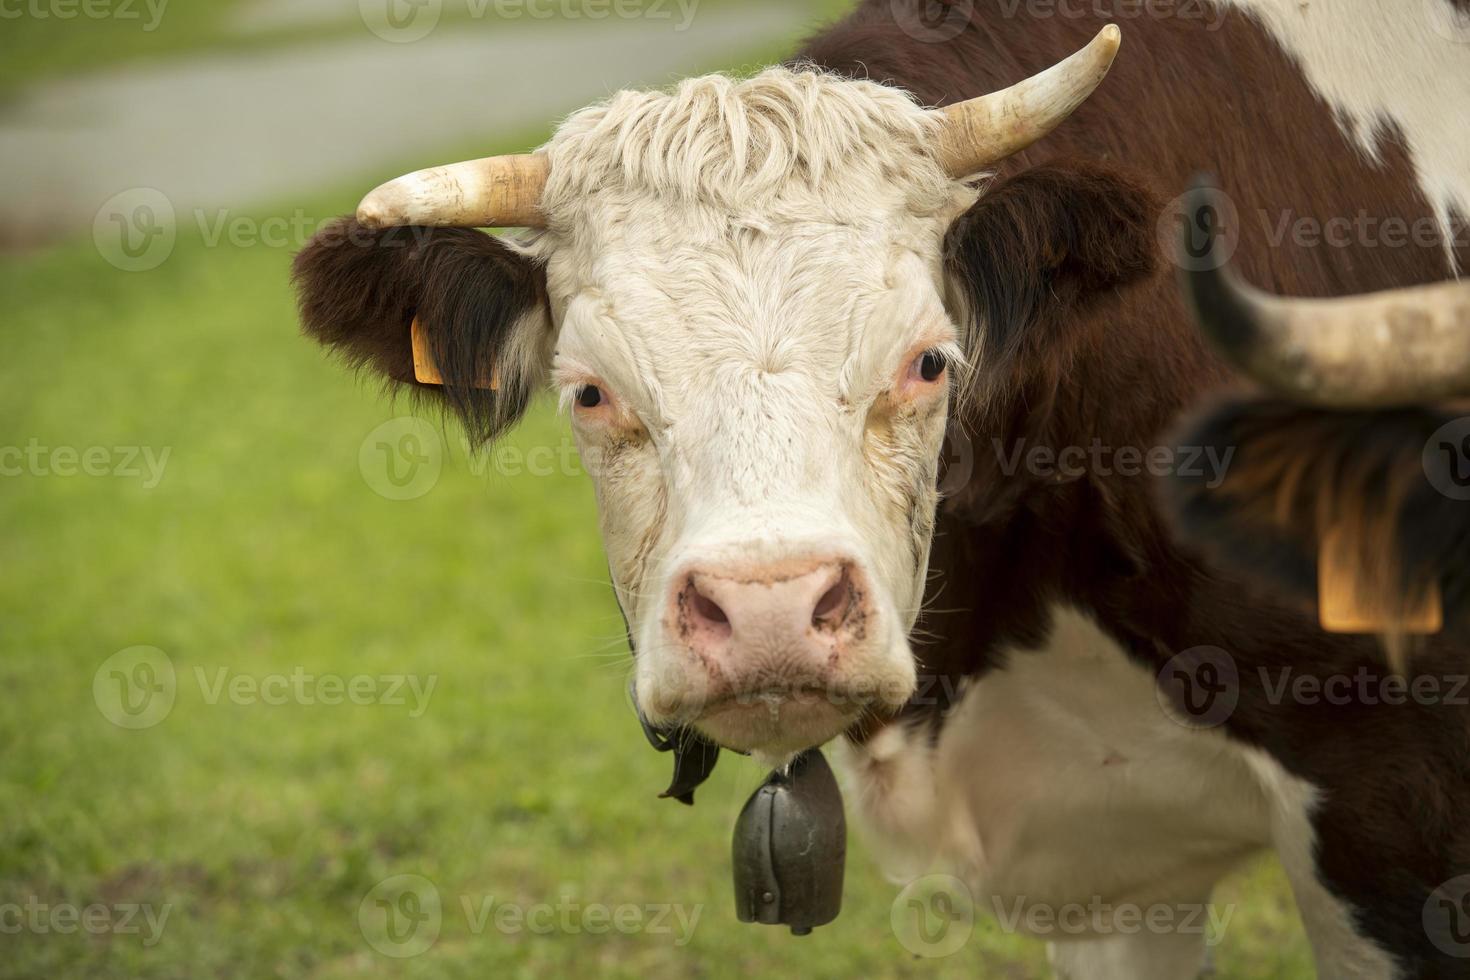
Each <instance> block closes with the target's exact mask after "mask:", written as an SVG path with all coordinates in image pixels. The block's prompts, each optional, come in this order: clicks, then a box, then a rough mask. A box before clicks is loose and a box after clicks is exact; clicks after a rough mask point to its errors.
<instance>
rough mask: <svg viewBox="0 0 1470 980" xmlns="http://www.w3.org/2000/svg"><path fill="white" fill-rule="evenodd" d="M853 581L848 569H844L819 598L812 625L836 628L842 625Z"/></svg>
mask: <svg viewBox="0 0 1470 980" xmlns="http://www.w3.org/2000/svg"><path fill="white" fill-rule="evenodd" d="M850 585H851V583H849V581H848V578H847V570H846V569H843V570H842V574H841V575H840V576H838V578H837V581H836V582H835V583H834V584H833V586H832V587H831V588H830V589H828V590H827V591H826V592H824V593H822V598H820V599H818V600H817V607H816V608H815V609H813V610H812V625H813V626H816V627H818V628H825V629H836V628H837V627H838V626H841V625H842V621H843V620H845V619H846V618H847V605H848V593H849V592H850V591H851V588H850Z"/></svg>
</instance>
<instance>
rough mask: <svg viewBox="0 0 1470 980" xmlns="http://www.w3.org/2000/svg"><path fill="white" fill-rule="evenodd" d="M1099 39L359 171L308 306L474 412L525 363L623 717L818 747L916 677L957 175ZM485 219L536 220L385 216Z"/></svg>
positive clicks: (962, 340)
mask: <svg viewBox="0 0 1470 980" xmlns="http://www.w3.org/2000/svg"><path fill="white" fill-rule="evenodd" d="M1116 45H1117V37H1116V31H1115V30H1111V29H1110V31H1107V32H1104V34H1103V35H1100V36H1099V39H1098V41H1096V42H1094V45H1093V46H1092V47H1090V48H1089V49H1086V50H1084V51H1083V52H1079V54H1078V55H1077V56H1074V58H1073V59H1069V61H1068V62H1063V63H1062V64H1061V65H1059V66H1057V67H1056V68H1055V69H1053V70H1052V71H1051V72H1049V73H1047V75H1052V76H1057V77H1054V78H1052V79H1051V82H1050V83H1049V84H1048V85H1039V84H1038V79H1033V80H1030V81H1028V82H1027V83H1022V86H1019V87H1018V90H1019V94H1018V93H1017V92H1006V93H997V94H996V95H995V96H990V97H987V100H988V101H987V100H977V101H976V102H975V103H967V104H962V105H961V106H957V107H951V109H949V110H945V111H942V112H940V111H929V110H925V109H923V108H921V107H920V106H918V105H916V104H915V103H914V102H913V101H912V100H911V99H910V98H909V97H908V96H907V95H906V94H905V93H903V92H901V91H899V90H896V89H893V88H889V87H885V86H882V85H878V84H875V83H872V82H866V81H854V80H850V79H844V78H838V77H834V76H829V75H824V74H820V73H816V72H810V71H791V70H787V69H783V68H774V69H770V70H768V71H766V72H764V73H762V74H760V75H757V76H755V77H754V78H750V79H748V80H745V81H735V80H732V79H730V78H727V77H724V76H709V77H703V78H696V79H691V80H688V81H685V82H684V83H682V84H680V85H679V86H677V87H676V88H675V89H673V90H672V91H667V92H624V93H620V94H618V95H617V96H615V97H613V98H612V99H611V100H610V101H608V102H607V103H605V104H603V105H599V106H595V107H593V108H589V109H585V110H583V111H581V112H578V113H576V114H574V115H573V116H571V117H570V119H568V120H567V122H566V123H565V124H563V125H562V126H561V127H560V129H559V130H558V131H557V133H556V135H555V136H554V137H553V139H552V140H551V142H550V143H548V144H547V145H546V146H545V147H543V148H542V150H541V151H540V152H539V153H538V154H536V155H535V156H530V157H519V158H509V159H497V160H490V161H478V162H476V163H472V164H461V165H456V166H454V167H450V168H438V169H436V170H433V171H425V172H421V173H420V174H415V175H411V176H410V177H408V178H403V179H401V180H399V181H396V182H394V183H393V184H390V185H385V187H384V188H381V189H380V190H379V191H377V192H375V193H374V195H372V196H371V197H369V198H368V199H367V200H366V201H365V202H364V204H363V208H362V209H361V210H360V211H359V215H358V218H359V221H358V223H348V224H346V225H343V226H341V227H339V228H338V229H336V230H335V232H334V233H333V235H334V240H332V241H327V242H324V243H314V244H313V246H311V247H310V248H308V250H307V251H306V252H305V253H303V255H302V257H301V259H300V260H298V277H299V279H300V281H301V282H302V285H303V294H304V295H303V315H304V319H305V321H306V323H307V325H308V329H310V330H311V331H312V332H314V333H315V334H316V335H317V336H318V338H319V339H321V340H323V341H324V342H326V343H329V344H331V345H333V346H337V347H339V348H342V349H344V350H345V351H346V352H347V353H348V354H349V356H351V357H353V358H355V359H356V360H358V361H360V362H370V363H372V364H374V365H376V366H378V367H380V368H381V369H383V370H384V371H385V372H386V373H388V374H389V375H391V376H393V377H396V378H399V379H402V380H405V381H406V380H409V378H410V377H411V367H410V362H409V361H408V360H407V339H406V337H407V330H408V324H409V321H410V320H412V319H413V318H414V317H415V316H416V317H417V319H418V321H419V323H420V325H421V327H422V329H423V330H424V331H425V332H426V333H427V334H428V335H429V336H430V345H431V350H432V355H433V360H434V361H435V362H436V363H437V366H438V368H439V370H440V372H441V373H442V375H443V378H444V379H445V380H446V382H447V387H445V388H444V389H442V394H443V395H444V397H446V398H447V399H448V400H449V401H450V403H451V404H452V405H453V406H454V407H456V408H458V409H459V410H460V411H461V413H462V414H463V416H464V417H465V418H466V420H467V421H468V422H469V423H470V425H471V428H472V430H473V431H475V432H476V433H477V434H480V435H483V436H486V437H488V436H492V435H494V434H495V433H496V432H498V431H500V430H502V429H503V428H504V427H506V426H507V425H509V424H510V423H511V422H513V421H514V419H515V418H516V417H518V415H519V414H520V412H521V411H522V410H523V408H524V406H525V403H526V401H527V399H528V398H529V396H530V394H531V392H532V391H534V390H536V389H537V388H540V387H543V386H544V385H545V384H546V383H547V382H548V381H549V382H550V384H551V386H552V387H553V388H554V389H555V390H556V391H558V392H559V393H560V397H561V401H562V404H563V405H564V406H565V407H566V409H567V412H568V414H569V416H570V418H571V426H572V429H573V431H574V433H575V437H576V440H577V443H578V445H579V447H580V449H581V452H582V454H583V457H584V459H585V460H586V461H587V463H588V468H589V470H590V471H591V472H592V473H593V478H594V480H595V483H596V488H597V498H598V503H599V508H600V513H601V524H602V531H603V537H604V541H605V544H606V547H607V553H608V558H609V562H610V565H611V569H612V578H613V583H614V586H615V588H616V590H617V597H618V601H619V603H620V605H621V606H622V609H623V611H624V613H625V615H626V617H627V620H628V626H629V633H630V638H631V639H632V641H633V645H634V647H635V652H636V659H635V664H636V668H635V669H636V692H637V698H638V702H639V705H640V707H641V709H642V710H643V712H644V713H645V715H646V716H647V717H648V719H649V720H650V721H651V722H653V723H654V724H656V725H660V726H674V725H692V726H694V727H696V728H698V729H699V730H701V731H702V732H704V733H705V734H706V735H708V736H710V737H711V738H713V739H714V740H716V741H717V742H719V743H721V744H723V745H726V746H729V747H732V748H737V749H744V750H754V751H757V752H760V753H762V754H765V755H768V756H783V755H786V754H789V753H791V752H794V751H797V750H800V749H802V748H805V747H808V746H811V745H815V744H819V743H821V742H823V741H826V740H827V739H829V738H831V737H832V736H834V735H836V734H838V733H839V732H841V731H843V730H844V729H846V728H847V727H849V726H850V725H851V724H853V723H854V722H855V721H856V720H858V719H859V718H860V717H861V716H862V715H863V713H864V712H874V713H879V714H882V713H887V712H893V711H896V710H897V709H898V708H899V707H901V706H902V705H903V704H904V702H905V701H906V700H907V699H908V698H909V697H910V695H911V694H912V692H913V689H914V684H915V675H916V669H915V662H914V657H913V654H912V653H911V651H910V648H909V642H908V636H909V633H910V631H911V629H912V628H913V626H914V622H915V617H916V616H917V614H918V611H919V608H920V604H921V602H922V599H923V594H924V585H925V574H926V569H927V561H928V554H929V547H930V538H931V534H932V531H933V526H934V517H935V509H936V504H937V492H936V469H937V465H938V459H939V457H940V451H941V443H942V441H943V439H944V433H945V426H946V417H947V412H948V408H949V404H950V400H951V397H952V395H953V393H954V391H955V389H956V386H957V385H958V384H960V383H961V381H962V379H963V377H964V376H965V372H966V370H967V368H966V358H967V356H968V357H969V358H972V359H973V358H975V357H977V356H984V351H983V350H978V349H971V348H973V347H974V346H975V345H973V344H971V343H969V342H967V340H966V334H967V333H968V332H969V331H968V329H967V327H966V326H965V322H964V321H966V320H967V319H969V317H970V314H969V313H967V312H965V310H966V309H968V308H969V307H970V306H971V305H972V304H970V303H968V302H967V301H966V300H965V299H964V298H963V296H962V295H961V294H962V293H963V292H964V291H963V290H960V291H956V290H955V289H954V288H952V286H953V283H952V275H951V272H950V271H949V269H948V266H947V263H946V252H947V250H948V251H953V249H947V241H946V234H947V232H949V231H950V230H951V228H952V227H953V226H954V225H955V223H956V221H957V219H959V218H960V217H961V216H962V215H964V214H965V213H966V211H967V210H968V209H970V208H971V207H972V206H973V205H975V202H976V200H977V197H978V196H979V192H978V191H977V189H976V185H975V184H974V183H967V182H965V181H964V180H963V179H961V178H964V177H967V176H969V175H972V174H973V173H975V172H976V171H978V170H980V169H981V168H982V167H983V166H984V165H985V164H986V163H988V162H990V161H991V160H993V159H995V158H996V157H997V156H1000V155H1004V154H1005V153H1007V152H1010V151H1013V150H1014V149H1016V148H1017V147H1018V146H1021V145H1025V143H1028V142H1030V141H1031V140H1033V139H1035V138H1036V137H1037V136H1039V135H1041V134H1042V133H1043V132H1045V131H1046V130H1047V129H1049V128H1050V127H1051V126H1052V125H1054V124H1055V123H1056V122H1057V121H1059V120H1060V118H1061V117H1062V116H1064V115H1066V113H1068V112H1070V111H1071V109H1072V108H1074V107H1075V106H1076V105H1077V104H1078V103H1080V102H1081V101H1082V99H1083V98H1085V97H1086V94H1087V93H1088V92H1090V91H1091V89H1092V87H1093V86H1095V85H1096V84H1097V82H1098V81H1100V80H1101V77H1102V75H1103V73H1105V71H1106V68H1107V65H1108V63H1109V62H1110V61H1111V57H1112V53H1113V50H1114V49H1115V48H1116ZM1069 66H1070V67H1069ZM1047 75H1044V76H1040V81H1041V82H1044V81H1046V79H1047ZM1028 85H1030V86H1031V87H1032V90H1030V91H1028V90H1026V86H1028ZM1058 86H1061V87H1062V88H1061V89H1059V88H1058ZM1059 92H1060V94H1059ZM1017 98H1020V99H1022V102H1021V103H1017V102H1016V101H1015V100H1016V99H1017ZM1007 100H1009V101H1007ZM493 224H525V225H535V226H536V227H537V228H538V230H537V231H535V232H533V233H531V234H529V235H526V236H523V237H521V238H518V239H494V238H490V237H488V236H485V235H483V234H481V233H479V232H476V231H469V230H464V229H463V228H450V229H445V228H442V227H441V228H436V229H434V230H432V231H430V230H426V229H424V228H422V227H404V226H423V225H438V226H446V225H450V226H453V225H460V226H465V225H475V226H478V225H493ZM368 229H379V230H373V231H369V230H368ZM382 229H386V230H382ZM354 239H361V241H357V242H356V243H355V244H352V242H353V241H354ZM344 243H347V244H344ZM492 375H493V376H494V377H495V379H496V381H497V383H498V390H496V391H485V390H482V389H478V388H476V387H475V385H476V383H477V382H482V381H483V380H484V379H487V378H489V377H491V376H492Z"/></svg>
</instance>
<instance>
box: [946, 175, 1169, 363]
mask: <svg viewBox="0 0 1470 980" xmlns="http://www.w3.org/2000/svg"><path fill="white" fill-rule="evenodd" d="M1161 213H1162V209H1161V204H1160V202H1159V200H1158V198H1157V196H1156V195H1155V194H1153V193H1152V192H1151V191H1150V190H1149V189H1148V188H1147V187H1146V186H1145V185H1144V184H1143V183H1141V182H1140V181H1139V180H1136V179H1134V178H1133V177H1131V176H1129V175H1128V174H1126V173H1125V172H1124V171H1122V170H1118V169H1116V168H1112V167H1106V166H1099V165H1097V164H1094V163H1085V162H1075V163H1072V162H1062V163H1054V164H1048V165H1045V166H1038V167H1032V168H1031V169H1029V170H1024V171H1021V172H1020V173H1018V174H1016V175H1015V176H1012V177H1008V178H1005V179H1002V180H1000V181H998V182H996V183H995V184H992V185H991V186H990V187H989V188H987V189H986V191H985V193H984V195H983V196H982V197H981V198H980V200H979V201H977V202H976V203H975V204H974V206H972V207H971V208H970V210H969V211H967V212H966V213H965V214H963V215H962V216H960V218H958V219H957V220H956V221H955V222H954V224H953V225H952V226H951V227H950V229H949V232H948V234H947V236H946V239H945V255H946V264H947V270H946V271H947V272H948V274H949V277H950V282H951V285H952V288H954V289H955V290H956V291H957V292H958V299H959V300H960V302H961V303H962V304H963V305H964V306H965V307H966V309H965V314H966V316H965V319H966V320H967V321H968V322H967V324H966V326H967V329H968V331H969V332H970V336H969V337H968V338H967V340H968V344H967V348H968V350H969V351H970V354H971V359H972V360H973V361H974V362H975V363H976V365H977V367H978V368H979V369H980V370H981V371H982V372H983V373H984V375H985V376H986V377H988V378H991V379H994V380H997V381H1011V382H1016V381H1021V380H1023V379H1022V378H1020V377H1018V374H1024V373H1025V371H1026V369H1027V365H1028V364H1035V363H1056V362H1058V361H1065V359H1066V356H1067V351H1068V350H1069V348H1070V345H1071V344H1074V343H1076V342H1077V339H1078V338H1077V337H1076V336H1074V335H1073V332H1072V331H1073V330H1075V325H1076V321H1077V315H1078V314H1079V313H1082V312H1085V311H1086V310H1088V309H1089V308H1090V307H1091V306H1092V305H1094V304H1095V303H1096V302H1097V301H1098V300H1100V299H1102V298H1105V297H1107V296H1110V295H1112V294H1113V292H1114V290H1116V289H1118V288H1119V287H1122V286H1126V285H1129V284H1131V283H1135V282H1139V281H1142V280H1144V279H1147V278H1149V277H1150V276H1151V275H1152V274H1153V272H1154V271H1155V269H1156V268H1157V266H1158V257H1157V256H1158V244H1157V235H1156V228H1157V224H1158V220H1159V216H1160V214H1161Z"/></svg>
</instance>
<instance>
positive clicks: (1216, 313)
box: [1180, 182, 1470, 408]
mask: <svg viewBox="0 0 1470 980" xmlns="http://www.w3.org/2000/svg"><path fill="white" fill-rule="evenodd" d="M1209 209H1214V212H1213V213H1214V214H1216V215H1218V214H1220V213H1222V212H1223V210H1224V209H1223V208H1222V207H1221V203H1220V201H1219V199H1218V192H1216V191H1215V190H1214V189H1213V188H1211V187H1210V186H1209V185H1208V184H1207V183H1201V182H1196V184H1195V186H1194V187H1193V188H1192V189H1191V190H1190V192H1189V194H1188V195H1187V196H1186V203H1185V214H1186V215H1187V216H1188V220H1189V222H1190V227H1189V228H1187V229H1186V235H1188V234H1189V232H1190V231H1191V230H1192V229H1206V230H1207V234H1208V236H1209V237H1208V240H1207V244H1208V251H1207V252H1206V253H1205V255H1204V258H1203V260H1201V259H1200V257H1199V254H1200V253H1199V252H1198V251H1195V252H1193V253H1192V254H1187V255H1186V256H1185V257H1184V259H1183V260H1182V261H1181V263H1180V265H1181V268H1182V269H1183V271H1182V272H1181V274H1180V283H1181V286H1182V287H1183V289H1184V294H1185V297H1186V298H1187V299H1188V300H1189V303H1190V305H1191V306H1192V307H1193V308H1194V315H1195V319H1196V320H1197V321H1198V322H1199V324H1200V326H1201V328H1202V329H1203V330H1204V332H1205V334H1206V335H1207V336H1208V337H1210V339H1211V340H1212V341H1213V342H1214V343H1215V346H1216V347H1218V348H1219V349H1220V351H1221V352H1222V353H1223V354H1224V355H1225V356H1226V357H1227V358H1228V359H1229V360H1230V361H1231V362H1232V363H1234V364H1235V366H1236V367H1238V368H1239V369H1240V370H1241V371H1243V372H1244V373H1245V374H1246V375H1248V376H1250V377H1252V378H1254V379H1255V380H1257V381H1259V382H1260V383H1261V384H1263V385H1265V386H1266V387H1267V388H1270V389H1272V390H1274V391H1277V392H1279V393H1281V394H1284V395H1288V396H1290V397H1293V398H1297V399H1300V400H1302V401H1306V402H1312V403H1315V404H1319V405H1325V406H1329V407H1338V408H1370V407H1385V406H1392V405H1407V404H1414V403H1422V402H1428V401H1436V400H1440V399H1445V398H1455V397H1459V396H1461V395H1470V282H1441V283H1434V284H1432V285H1428V286H1412V287H1408V288H1405V289H1391V290H1386V291H1384V292H1380V293H1368V294H1366V295H1362V296H1345V297H1341V298H1338V299H1297V298H1289V297H1284V296H1273V295H1271V294H1270V293H1266V292H1262V291H1261V290H1259V289H1256V288H1254V287H1253V286H1250V285H1248V284H1247V283H1246V282H1244V281H1243V280H1242V279H1241V278H1240V276H1239V275H1237V274H1236V273H1235V272H1234V271H1233V270H1232V269H1229V268H1225V267H1224V266H1225V260H1224V259H1223V258H1221V257H1219V253H1218V251H1217V248H1216V246H1217V245H1218V228H1217V226H1218V224H1219V222H1218V221H1214V220H1212V216H1211V215H1209V214H1208V213H1207V212H1208V211H1209Z"/></svg>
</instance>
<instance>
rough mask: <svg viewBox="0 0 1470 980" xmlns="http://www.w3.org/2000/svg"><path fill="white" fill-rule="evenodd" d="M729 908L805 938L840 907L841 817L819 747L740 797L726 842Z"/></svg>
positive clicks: (745, 918)
mask: <svg viewBox="0 0 1470 980" xmlns="http://www.w3.org/2000/svg"><path fill="white" fill-rule="evenodd" d="M731 850H732V852H733V857H734V861H733V866H734V870H735V914H736V915H737V916H738V917H739V918H740V921H741V922H760V923H763V924H765V925H786V926H790V927H791V931H792V933H794V934H795V935H798V936H805V935H807V934H808V933H810V932H811V931H812V929H814V928H815V927H817V926H822V925H826V924H827V923H829V922H831V921H832V920H833V919H835V918H837V913H838V912H840V911H842V876H843V871H844V870H845V867H846V864H847V819H846V817H845V816H844V815H843V812H842V793H841V791H840V790H838V788H837V780H836V779H835V778H834V777H833V775H832V769H831V768H830V767H829V766H828V765H827V760H826V759H824V758H823V757H822V753H821V752H820V751H819V750H817V749H812V750H810V751H807V752H804V753H802V754H801V755H799V756H797V757H796V759H795V760H794V761H793V762H792V763H791V765H789V766H787V767H786V769H784V770H778V771H776V772H773V773H771V775H770V776H769V777H768V778H767V779H766V781H765V782H764V783H762V784H761V786H760V788H759V789H757V790H756V791H755V792H754V793H753V794H752V795H751V797H750V799H749V800H747V801H746V802H745V808H744V809H742V810H741V811H740V818H739V819H738V820H736V821H735V840H734V844H733V846H732V848H731Z"/></svg>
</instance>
